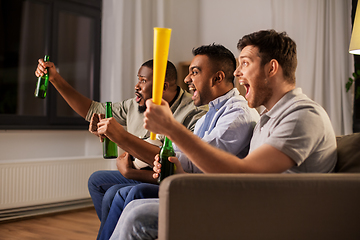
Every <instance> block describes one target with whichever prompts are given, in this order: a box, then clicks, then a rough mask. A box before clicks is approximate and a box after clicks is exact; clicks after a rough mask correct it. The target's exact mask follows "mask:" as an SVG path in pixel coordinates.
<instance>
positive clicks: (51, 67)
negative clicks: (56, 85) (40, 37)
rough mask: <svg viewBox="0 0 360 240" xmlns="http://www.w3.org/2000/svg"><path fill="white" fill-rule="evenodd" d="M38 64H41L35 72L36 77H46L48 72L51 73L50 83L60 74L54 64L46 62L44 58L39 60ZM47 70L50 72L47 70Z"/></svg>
mask: <svg viewBox="0 0 360 240" xmlns="http://www.w3.org/2000/svg"><path fill="white" fill-rule="evenodd" d="M38 62H39V64H38V66H37V68H36V70H35V76H36V77H40V76H44V74H46V73H47V71H49V81H50V82H51V81H52V80H53V79H54V78H55V76H56V74H58V72H57V71H56V67H55V65H54V63H53V62H44V59H42V58H40V59H39V60H38ZM46 68H47V69H48V70H46Z"/></svg>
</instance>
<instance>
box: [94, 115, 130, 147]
mask: <svg viewBox="0 0 360 240" xmlns="http://www.w3.org/2000/svg"><path fill="white" fill-rule="evenodd" d="M125 132H126V131H125V129H124V127H123V126H121V124H120V123H118V122H117V121H116V120H115V118H113V117H111V118H103V117H102V116H100V121H99V122H98V124H97V133H98V134H99V135H102V136H106V137H108V138H109V139H110V140H111V141H113V142H114V143H116V144H118V145H119V144H120V143H121V142H122V141H123V139H122V137H123V136H124V134H125Z"/></svg>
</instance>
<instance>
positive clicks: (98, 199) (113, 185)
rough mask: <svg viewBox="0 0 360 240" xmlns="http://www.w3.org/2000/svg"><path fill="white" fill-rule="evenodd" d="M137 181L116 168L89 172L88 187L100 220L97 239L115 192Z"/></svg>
mask: <svg viewBox="0 0 360 240" xmlns="http://www.w3.org/2000/svg"><path fill="white" fill-rule="evenodd" d="M139 183H141V182H140V181H135V180H132V179H127V178H125V177H124V176H123V175H121V173H120V172H119V171H117V170H113V171H109V170H107V171H96V172H94V173H93V174H91V176H90V177H89V181H88V189H89V193H90V196H91V199H92V201H93V203H94V207H95V210H96V214H97V215H98V218H99V219H100V221H101V225H100V229H99V234H98V237H97V239H99V237H100V233H101V231H102V228H103V226H104V224H105V221H106V218H107V216H108V214H109V211H110V207H111V203H112V201H113V198H114V196H115V194H116V192H117V191H118V190H119V189H120V188H121V187H124V186H128V185H135V184H139Z"/></svg>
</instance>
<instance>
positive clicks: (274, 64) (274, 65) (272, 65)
mask: <svg viewBox="0 0 360 240" xmlns="http://www.w3.org/2000/svg"><path fill="white" fill-rule="evenodd" d="M278 70H279V62H278V61H277V60H276V59H271V60H270V62H269V63H268V69H267V74H268V76H267V77H272V76H274V75H275V74H276V73H277V72H278Z"/></svg>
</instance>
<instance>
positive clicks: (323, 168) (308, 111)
mask: <svg viewBox="0 0 360 240" xmlns="http://www.w3.org/2000/svg"><path fill="white" fill-rule="evenodd" d="M262 144H269V145H271V146H273V147H275V148H276V149H278V150H280V151H281V152H283V153H284V154H286V155H287V156H289V157H290V158H291V159H292V160H293V161H294V162H295V163H296V165H295V166H294V167H292V168H291V169H289V170H287V171H286V172H285V173H305V172H332V171H333V169H334V167H335V163H336V160H337V153H336V137H335V133H334V130H333V128H332V125H331V122H330V119H329V117H328V115H327V113H326V112H325V110H324V109H323V108H322V107H321V106H320V105H319V104H317V103H316V102H314V101H312V100H311V99H310V98H308V97H307V96H306V95H305V94H303V93H302V90H301V88H296V89H294V90H292V91H290V92H288V93H287V94H285V95H284V96H283V97H282V98H281V99H280V100H279V101H278V102H277V103H276V104H275V105H274V107H273V108H272V109H271V110H270V111H268V112H266V110H265V111H264V112H263V113H262V115H261V118H260V121H259V122H258V123H257V125H256V126H255V129H254V134H253V138H252V140H251V143H250V152H251V151H253V150H255V149H256V148H258V147H260V146H261V145H262Z"/></svg>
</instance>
